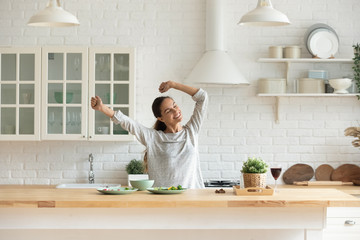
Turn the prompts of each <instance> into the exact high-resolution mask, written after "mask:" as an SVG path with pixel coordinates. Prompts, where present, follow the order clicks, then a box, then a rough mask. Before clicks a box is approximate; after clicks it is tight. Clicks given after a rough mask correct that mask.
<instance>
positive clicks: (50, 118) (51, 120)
mask: <svg viewBox="0 0 360 240" xmlns="http://www.w3.org/2000/svg"><path fill="white" fill-rule="evenodd" d="M48 118H49V119H48V122H49V124H50V126H52V125H53V124H54V123H55V113H54V112H49V117H48Z"/></svg>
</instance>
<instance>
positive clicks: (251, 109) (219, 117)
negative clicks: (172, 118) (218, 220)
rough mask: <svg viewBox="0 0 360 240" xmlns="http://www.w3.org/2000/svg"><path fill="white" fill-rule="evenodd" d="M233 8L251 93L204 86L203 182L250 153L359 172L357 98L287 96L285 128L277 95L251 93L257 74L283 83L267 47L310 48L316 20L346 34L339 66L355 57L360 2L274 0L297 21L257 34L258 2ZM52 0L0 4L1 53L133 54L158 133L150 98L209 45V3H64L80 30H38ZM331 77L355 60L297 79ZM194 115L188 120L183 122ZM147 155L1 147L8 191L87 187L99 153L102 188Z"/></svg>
mask: <svg viewBox="0 0 360 240" xmlns="http://www.w3.org/2000/svg"><path fill="white" fill-rule="evenodd" d="M224 1H226V2H227V17H228V19H227V24H228V25H227V26H228V34H227V35H228V36H227V42H228V43H227V46H228V50H229V53H230V55H231V56H232V58H233V59H234V60H235V62H236V63H237V65H238V66H239V69H240V70H241V71H242V72H243V73H244V75H245V76H246V77H247V78H248V79H249V81H250V82H251V86H250V87H228V86H224V87H218V86H217V87H213V86H204V89H206V90H207V91H208V93H209V95H210V104H209V109H208V114H207V118H206V120H205V123H204V125H203V129H202V131H201V136H200V152H201V166H202V170H203V174H204V178H205V179H210V178H211V179H220V178H223V179H237V178H239V171H240V168H241V164H242V162H243V161H244V160H246V159H247V157H248V156H260V157H262V158H263V159H264V160H265V161H267V162H269V164H271V163H273V162H280V163H282V164H283V166H284V167H285V168H287V167H289V166H291V165H293V164H295V163H299V162H301V163H307V164H310V165H311V166H313V167H314V168H315V167H317V166H318V165H320V164H323V163H329V164H331V165H332V166H334V167H337V166H338V165H340V164H343V163H355V164H359V158H360V155H359V149H356V148H354V147H352V145H351V141H352V140H353V139H352V138H351V137H344V134H343V131H344V129H345V128H347V127H349V126H355V125H356V126H357V125H358V124H359V123H358V120H359V116H360V108H359V101H358V100H357V99H356V98H355V97H353V98H346V97H343V98H326V97H321V98H313V97H309V98H299V97H284V98H281V101H280V105H281V106H280V123H279V124H275V122H274V112H273V110H274V103H275V99H274V98H271V97H270V98H261V97H257V96H256V82H257V79H258V78H259V77H280V76H284V71H285V67H284V65H282V64H265V63H258V62H257V61H256V60H257V59H258V58H259V57H266V56H267V49H268V47H269V46H271V45H300V46H301V47H302V57H310V55H309V54H308V53H307V51H306V49H305V45H304V40H303V38H304V33H305V31H306V29H307V28H308V27H309V26H311V25H312V24H315V23H319V22H321V23H326V24H329V25H330V26H332V27H333V28H334V29H335V30H336V31H337V33H338V35H339V38H340V44H341V45H340V48H339V52H338V54H337V55H336V57H337V58H351V57H352V44H354V43H357V42H360V14H359V12H360V1H358V0H317V1H312V0H301V1H290V0H273V4H274V7H275V8H277V9H278V10H280V11H282V12H284V13H285V14H287V15H288V17H289V18H290V20H291V22H292V24H291V25H290V26H286V27H270V28H251V27H240V26H238V25H237V22H238V21H239V19H240V17H241V16H242V15H243V14H245V13H246V12H247V11H249V10H250V9H252V8H254V7H255V5H256V2H257V1H256V0H224ZM46 2H47V0H36V1H27V0H1V1H0V45H5V46H21V45H26V46H47V45H86V46H99V45H106V46H125V47H126V46H131V47H135V48H136V49H137V56H136V59H137V60H136V75H137V79H136V119H137V120H138V121H140V122H142V123H143V124H144V125H146V126H149V127H151V126H152V124H153V122H154V119H153V116H152V112H151V103H152V100H153V99H154V98H155V97H156V96H158V92H157V85H159V84H160V83H161V82H162V81H165V80H168V79H172V80H177V81H182V80H183V79H184V78H185V77H186V76H187V74H188V73H189V72H190V70H191V68H192V67H193V66H194V65H195V63H196V62H197V60H198V59H199V58H200V56H201V54H202V52H203V51H204V49H205V36H204V34H205V29H204V28H205V1H204V0H96V1H95V0H77V1H75V0H67V1H61V2H62V3H63V7H64V8H65V9H66V10H68V11H69V12H71V13H74V14H76V15H77V16H78V18H79V21H80V22H81V25H80V26H79V27H70V28H53V29H50V28H35V27H28V26H26V22H27V21H28V19H29V18H30V17H31V16H32V15H33V14H34V13H35V12H37V11H38V10H40V9H42V8H44V7H45V5H46ZM324 68H327V69H328V70H330V73H329V74H330V77H331V78H335V77H341V76H343V75H345V74H348V73H349V72H351V64H331V65H328V64H318V65H313V64H300V65H299V64H296V65H294V69H295V70H294V71H293V72H292V73H291V77H292V78H293V79H294V78H297V77H300V76H305V75H306V71H307V70H308V69H324ZM169 94H170V95H172V96H173V97H175V99H176V101H177V102H178V103H179V104H180V106H181V107H182V109H183V112H184V115H186V116H189V114H190V113H191V112H192V107H193V102H192V101H191V100H190V98H189V97H188V96H184V95H183V94H179V93H176V92H174V91H172V92H170V93H169ZM187 119H188V118H186V119H184V120H185V121H186V120H187ZM143 150H144V148H143V147H142V146H141V145H140V144H139V143H137V142H125V143H123V142H110V143H108V142H106V143H102V142H96V143H94V142H66V141H52V142H50V141H48V142H46V141H44V142H0V183H1V184H57V183H60V182H74V181H77V182H86V181H87V170H88V162H87V158H88V155H89V153H93V154H94V156H95V178H96V181H97V182H106V183H112V182H120V183H123V184H124V183H125V179H126V173H125V171H124V169H125V165H126V163H127V162H128V161H129V160H131V159H133V158H137V159H140V158H141V157H142V151H143Z"/></svg>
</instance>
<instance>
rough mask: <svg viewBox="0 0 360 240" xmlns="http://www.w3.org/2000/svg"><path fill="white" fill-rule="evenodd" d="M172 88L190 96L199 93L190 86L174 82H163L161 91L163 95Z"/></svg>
mask: <svg viewBox="0 0 360 240" xmlns="http://www.w3.org/2000/svg"><path fill="white" fill-rule="evenodd" d="M170 88H174V89H176V90H179V91H182V92H184V93H187V94H189V95H190V96H194V95H195V93H197V91H199V89H198V88H194V87H190V86H188V85H184V84H181V83H178V82H174V81H167V82H162V83H161V84H160V86H159V91H160V92H161V93H164V92H166V91H168V90H169V89H170Z"/></svg>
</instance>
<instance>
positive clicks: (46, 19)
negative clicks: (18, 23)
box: [27, 0, 80, 27]
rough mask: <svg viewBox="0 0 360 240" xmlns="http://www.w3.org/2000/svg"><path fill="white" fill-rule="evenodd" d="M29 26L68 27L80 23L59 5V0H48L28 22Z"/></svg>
mask: <svg viewBox="0 0 360 240" xmlns="http://www.w3.org/2000/svg"><path fill="white" fill-rule="evenodd" d="M27 25H29V26H37V27H70V26H78V25H80V23H79V20H78V19H77V18H76V17H75V16H74V15H72V14H71V13H69V12H67V11H65V10H64V9H63V8H62V7H61V6H60V0H49V2H48V4H47V6H46V8H45V9H44V10H42V11H40V12H38V13H37V14H35V15H34V16H32V17H31V18H30V20H29V22H28V24H27Z"/></svg>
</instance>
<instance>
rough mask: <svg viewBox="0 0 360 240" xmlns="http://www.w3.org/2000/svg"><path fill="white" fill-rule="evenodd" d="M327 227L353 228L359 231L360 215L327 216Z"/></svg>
mask: <svg viewBox="0 0 360 240" xmlns="http://www.w3.org/2000/svg"><path fill="white" fill-rule="evenodd" d="M326 225H327V226H326V227H327V228H331V229H333V228H340V229H344V230H349V229H352V230H355V229H357V230H358V231H359V232H360V217H359V218H354V217H347V218H327V223H326Z"/></svg>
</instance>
